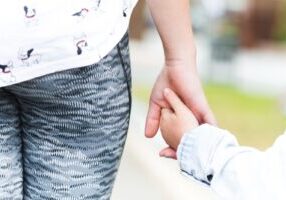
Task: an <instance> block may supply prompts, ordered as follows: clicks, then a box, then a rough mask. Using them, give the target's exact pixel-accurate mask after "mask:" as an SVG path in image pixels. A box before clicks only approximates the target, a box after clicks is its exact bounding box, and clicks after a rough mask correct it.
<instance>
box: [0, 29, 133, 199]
mask: <svg viewBox="0 0 286 200" xmlns="http://www.w3.org/2000/svg"><path fill="white" fill-rule="evenodd" d="M130 87H131V71H130V59H129V47H128V34H127V33H126V34H125V35H124V37H123V38H122V40H121V41H120V42H119V43H118V44H117V46H116V47H114V49H112V50H111V51H110V53H109V54H108V55H107V56H105V57H104V58H103V59H102V60H101V61H100V62H98V63H96V64H93V65H89V66H84V67H79V68H73V69H69V70H65V71H60V72H56V73H52V74H48V75H45V76H41V77H38V78H34V79H32V80H29V81H25V82H21V83H18V84H14V85H10V86H6V87H2V88H0V200H20V199H24V200H31V199H32V200H42V199H49V200H65V199H68V200H71V199H76V200H79V199H101V200H105V199H109V198H110V195H111V190H112V186H113V183H114V180H115V176H116V173H117V169H118V166H119V163H120V158H121V155H122V151H123V148H124V144H125V139H126V135H127V130H128V125H129V117H130V107H131V95H130V92H131V91H130V90H131V88H130Z"/></svg>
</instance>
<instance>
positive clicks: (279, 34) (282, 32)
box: [274, 0, 286, 42]
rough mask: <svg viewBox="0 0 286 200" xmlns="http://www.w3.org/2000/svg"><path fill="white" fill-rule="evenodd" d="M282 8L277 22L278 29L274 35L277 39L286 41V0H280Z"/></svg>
mask: <svg viewBox="0 0 286 200" xmlns="http://www.w3.org/2000/svg"><path fill="white" fill-rule="evenodd" d="M280 4H281V6H280V8H279V13H278V20H277V24H276V30H275V32H274V37H275V39H277V40H280V41H284V42H286V24H285V19H286V0H281V1H280Z"/></svg>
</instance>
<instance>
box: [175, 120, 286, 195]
mask: <svg viewBox="0 0 286 200" xmlns="http://www.w3.org/2000/svg"><path fill="white" fill-rule="evenodd" d="M177 156H178V160H179V163H180V167H181V170H182V171H183V172H184V174H186V175H188V176H192V177H194V178H195V179H197V180H199V181H200V182H203V183H206V185H209V186H210V187H211V188H212V189H213V190H214V191H215V192H216V193H217V194H218V195H219V196H220V197H221V198H222V199H226V200H230V199H231V200H270V199H271V200H285V199H286V190H285V183H284V181H285V180H286V174H285V173H286V133H284V134H283V135H281V136H280V137H279V138H278V139H277V140H276V142H275V143H274V145H273V146H272V147H270V148H269V149H267V150H266V151H263V152H262V151H259V150H257V149H254V148H249V147H242V146H239V144H238V142H237V140H236V138H235V137H234V136H233V135H232V134H231V133H229V132H228V131H226V130H222V129H219V128H216V127H213V126H211V125H208V124H204V125H201V126H199V127H198V128H196V129H193V130H191V131H190V132H188V133H186V134H184V136H183V138H182V140H181V143H180V145H179V148H178V152H177ZM211 176H212V179H211ZM208 177H209V179H208Z"/></svg>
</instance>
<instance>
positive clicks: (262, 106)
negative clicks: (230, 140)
mask: <svg viewBox="0 0 286 200" xmlns="http://www.w3.org/2000/svg"><path fill="white" fill-rule="evenodd" d="M204 88H205V92H206V95H207V98H208V101H209V103H210V105H211V107H212V109H213V111H214V113H215V115H216V118H217V120H218V122H219V125H220V127H221V128H225V129H228V130H229V131H231V132H232V133H234V134H235V135H236V136H237V138H238V140H239V142H240V144H242V145H246V146H253V147H257V148H259V149H265V148H266V147H268V146H270V145H271V144H272V143H273V142H274V140H275V138H277V137H278V135H280V134H281V133H282V132H283V131H284V128H285V127H286V120H285V117H284V116H283V115H282V113H281V112H280V111H279V108H278V104H277V101H276V99H275V98H271V97H266V96H258V95H252V94H247V93H244V92H242V91H239V90H238V89H236V88H234V87H231V86H223V85H215V84H207V85H205V86H204ZM133 94H134V96H135V97H136V98H137V99H139V100H142V101H145V102H146V103H147V102H148V99H149V95H150V88H147V87H146V86H144V87H141V86H135V87H133Z"/></svg>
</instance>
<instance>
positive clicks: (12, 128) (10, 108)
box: [0, 88, 23, 200]
mask: <svg viewBox="0 0 286 200" xmlns="http://www.w3.org/2000/svg"><path fill="white" fill-rule="evenodd" d="M19 112H20V111H19V105H18V102H17V101H16V99H15V97H14V96H13V95H12V94H10V93H8V92H6V91H5V90H4V89H3V88H0V200H4V199H5V200H6V199H7V200H8V199H16V200H22V198H23V195H22V188H23V186H22V182H23V175H22V172H23V170H22V155H21V147H22V141H21V128H20V126H21V123H20V113H19Z"/></svg>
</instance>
